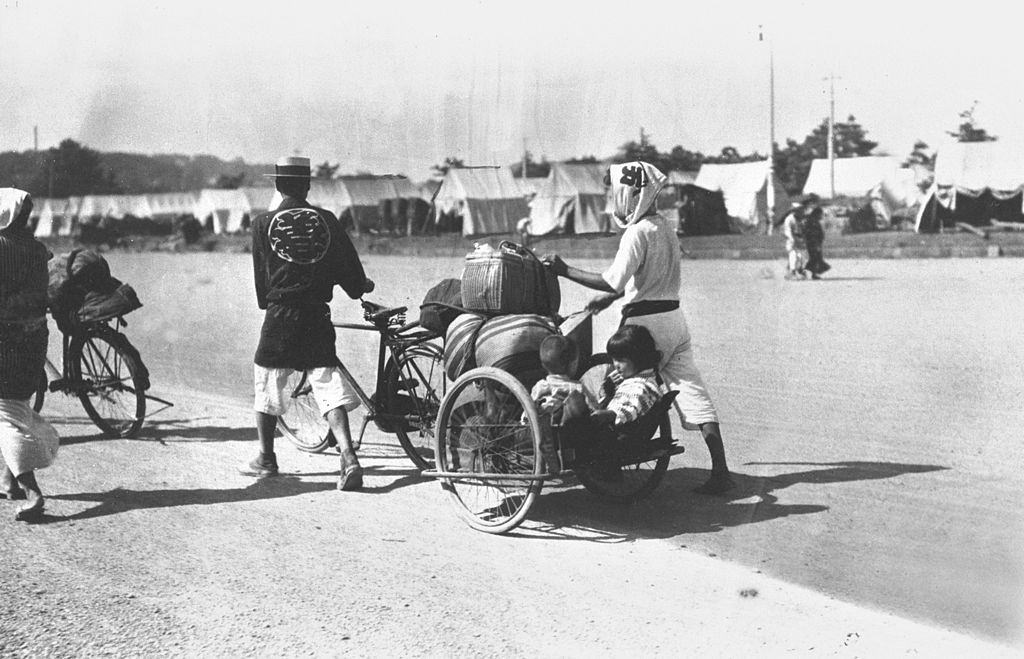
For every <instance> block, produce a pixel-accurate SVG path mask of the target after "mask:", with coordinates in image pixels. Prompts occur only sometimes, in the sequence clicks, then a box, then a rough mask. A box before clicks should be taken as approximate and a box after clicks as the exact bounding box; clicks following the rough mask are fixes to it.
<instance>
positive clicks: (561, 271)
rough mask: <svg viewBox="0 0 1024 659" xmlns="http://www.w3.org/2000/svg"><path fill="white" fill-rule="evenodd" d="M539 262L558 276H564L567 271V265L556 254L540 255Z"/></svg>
mask: <svg viewBox="0 0 1024 659" xmlns="http://www.w3.org/2000/svg"><path fill="white" fill-rule="evenodd" d="M540 260H541V263H543V264H544V265H545V266H546V267H548V268H550V269H551V272H553V273H555V274H556V275H558V276H559V277H565V276H566V275H567V274H568V273H569V266H568V264H566V262H565V261H563V260H562V257H561V256H559V255H558V254H545V255H544V256H542V257H540Z"/></svg>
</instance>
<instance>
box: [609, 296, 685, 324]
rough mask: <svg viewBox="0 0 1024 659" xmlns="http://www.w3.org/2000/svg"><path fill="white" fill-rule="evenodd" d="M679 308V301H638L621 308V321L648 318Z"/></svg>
mask: <svg viewBox="0 0 1024 659" xmlns="http://www.w3.org/2000/svg"><path fill="white" fill-rule="evenodd" d="M678 308H679V300H640V301H639V302H630V303H629V304H627V305H624V306H623V307H622V320H626V319H627V318H635V317H636V316H650V315H653V314H656V313H665V312H666V311H675V310H676V309H678Z"/></svg>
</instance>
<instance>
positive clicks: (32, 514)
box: [14, 471, 45, 522]
mask: <svg viewBox="0 0 1024 659" xmlns="http://www.w3.org/2000/svg"><path fill="white" fill-rule="evenodd" d="M15 479H16V480H17V481H18V485H21V488H22V489H23V490H25V498H26V499H27V500H28V502H27V503H26V504H25V505H24V506H22V507H21V508H20V509H19V510H18V513H17V514H16V515H15V516H14V519H16V520H19V521H23V522H28V521H32V520H36V519H38V518H39V517H40V515H42V513H43V506H44V504H45V502H44V501H43V493H42V492H41V491H40V490H39V483H37V482H36V474H35V472H33V471H26V472H25V473H24V474H19V475H17V476H15Z"/></svg>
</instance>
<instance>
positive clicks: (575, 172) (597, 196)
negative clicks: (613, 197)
mask: <svg viewBox="0 0 1024 659" xmlns="http://www.w3.org/2000/svg"><path fill="white" fill-rule="evenodd" d="M606 171H607V166H606V165H602V164H600V163H592V164H566V163H554V164H552V165H551V172H550V173H549V174H548V177H547V178H546V179H544V183H543V185H541V187H540V188H539V189H538V190H537V195H536V196H535V197H534V198H533V200H532V201H531V202H530V233H531V234H533V235H546V234H550V233H577V234H579V233H610V232H611V231H612V226H613V223H612V222H611V219H610V217H609V215H608V214H607V213H606V212H605V209H606V207H607V197H608V190H607V187H606V186H605V184H604V175H605V172H606Z"/></svg>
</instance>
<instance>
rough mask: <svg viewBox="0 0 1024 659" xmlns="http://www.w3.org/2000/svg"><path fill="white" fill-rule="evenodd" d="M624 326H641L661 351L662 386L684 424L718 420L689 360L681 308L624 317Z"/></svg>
mask: <svg viewBox="0 0 1024 659" xmlns="http://www.w3.org/2000/svg"><path fill="white" fill-rule="evenodd" d="M625 323H626V324H627V325H643V326H644V327H646V328H647V329H648V330H649V331H650V332H651V336H653V337H654V343H655V344H656V345H657V346H658V350H660V351H661V364H660V365H659V366H658V371H659V372H660V373H661V378H662V380H664V381H665V386H667V387H668V388H669V389H671V390H673V391H678V392H679V393H678V394H676V399H675V402H676V405H678V407H679V410H680V411H681V412H682V413H683V417H684V425H685V426H686V427H687V428H689V429H691V430H695V429H697V428H698V427H699V426H700V424H702V423H711V422H717V421H718V412H717V410H716V409H715V404H714V402H712V400H711V395H710V394H709V393H708V388H707V386H706V385H705V384H704V379H703V378H702V377H701V375H700V371H699V370H698V369H697V364H696V362H694V360H693V347H692V346H691V344H690V331H689V329H687V327H686V320H685V319H684V317H683V311H682V309H675V310H673V311H666V312H664V313H656V314H650V315H647V316H633V317H632V318H627V319H626V321H625Z"/></svg>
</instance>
